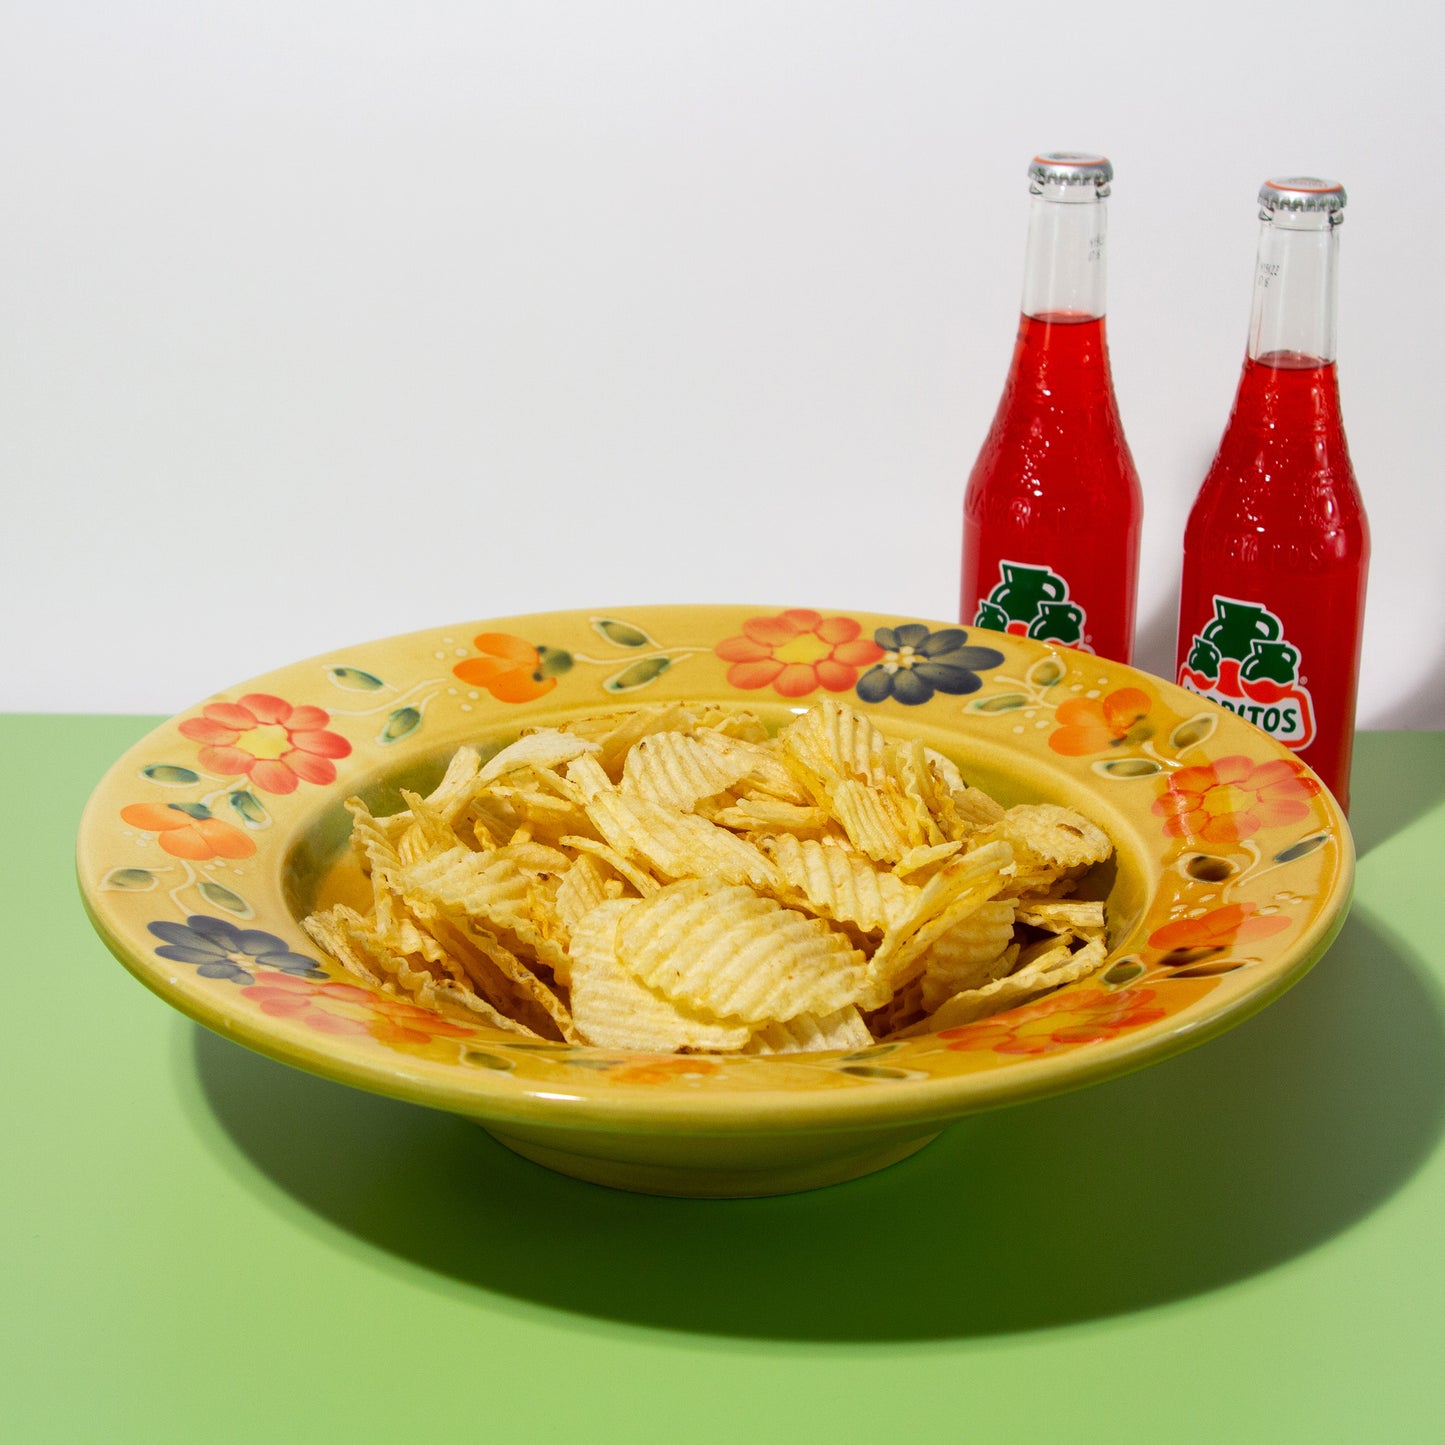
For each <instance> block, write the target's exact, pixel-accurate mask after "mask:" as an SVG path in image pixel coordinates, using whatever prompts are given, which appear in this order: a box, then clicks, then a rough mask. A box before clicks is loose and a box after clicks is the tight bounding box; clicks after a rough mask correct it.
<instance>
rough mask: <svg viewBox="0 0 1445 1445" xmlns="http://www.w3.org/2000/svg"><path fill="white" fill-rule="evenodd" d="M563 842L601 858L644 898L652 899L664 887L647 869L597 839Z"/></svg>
mask: <svg viewBox="0 0 1445 1445" xmlns="http://www.w3.org/2000/svg"><path fill="white" fill-rule="evenodd" d="M562 842H563V844H564V845H565V846H566V847H568V848H575V849H576V850H577V851H578V852H579V853H590V854H591V855H592V856H593V857H594V858H600V859H601V860H602V861H603V862H604V863H606V864H607V866H608V867H609V868H611V869H612V870H613V871H614V872H616V873H619V874H621V876H622V877H623V878H625V879H626V880H627V881H628V882H629V883H630V884H631V885H632V886H633V887H634V888H635V889H636V890H637V891H638V893H639V894H640V895H641V896H642V897H643V898H651V897H652V895H653V894H654V893H656V892H657V890H658V889H659V888H661V887H662V882H661V880H660V879H657V878H654V877H653V876H652V874H651V873H649V872H647V870H646V869H644V868H639V867H638V866H637V865H636V864H635V863H632V862H631V861H629V860H628V859H626V858H624V857H623V856H622V854H621V853H619V852H618V851H617V849H615V848H614V847H612V846H611V844H609V843H599V842H598V841H597V839H596V838H582V837H577V838H563V839H562Z"/></svg>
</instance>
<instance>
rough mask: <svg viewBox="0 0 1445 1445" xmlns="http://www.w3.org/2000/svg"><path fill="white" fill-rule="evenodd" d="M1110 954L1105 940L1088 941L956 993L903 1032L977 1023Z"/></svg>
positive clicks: (1075, 976) (1080, 974) (1074, 977)
mask: <svg viewBox="0 0 1445 1445" xmlns="http://www.w3.org/2000/svg"><path fill="white" fill-rule="evenodd" d="M1106 957H1107V953H1106V950H1105V948H1104V945H1103V944H1102V943H1089V944H1085V946H1084V947H1083V948H1081V949H1079V951H1078V952H1077V953H1072V954H1067V955H1066V956H1065V957H1064V958H1063V959H1062V960H1058V959H1054V958H1053V957H1052V956H1050V957H1048V958H1044V959H1040V960H1039V961H1038V962H1036V963H1034V964H1031V965H1028V966H1026V967H1023V968H1019V969H1017V970H1016V971H1015V972H1013V973H1011V974H1008V975H1007V976H1005V977H1004V978H997V979H994V981H993V982H992V983H986V984H984V985H983V987H981V988H974V989H968V990H965V991H964V992H963V993H956V994H954V996H953V997H952V998H950V999H947V1000H945V1001H944V1002H943V1003H942V1004H940V1005H939V1007H938V1008H937V1009H935V1010H934V1011H933V1013H931V1014H930V1015H929V1016H928V1017H927V1018H926V1019H923V1020H922V1021H921V1022H920V1023H917V1024H914V1025H913V1026H912V1027H911V1028H907V1029H904V1030H903V1031H902V1033H903V1035H905V1036H907V1035H912V1034H924V1033H927V1034H932V1033H938V1032H939V1031H940V1030H942V1029H954V1028H959V1027H960V1026H961V1025H963V1024H971V1023H975V1022H976V1021H977V1020H979V1019H984V1018H989V1017H991V1016H992V1015H994V1014H997V1013H1002V1012H1003V1011H1004V1010H1005V1009H1011V1008H1017V1007H1018V1006H1019V1005H1020V1004H1024V1003H1027V1002H1028V1001H1029V1000H1030V999H1033V998H1037V997H1038V996H1039V995H1040V994H1045V993H1051V992H1052V991H1053V990H1054V989H1056V988H1062V987H1063V986H1064V985H1065V984H1067V983H1077V982H1078V981H1079V980H1080V979H1081V978H1088V976H1089V975H1090V974H1091V973H1095V972H1097V971H1098V969H1099V967H1100V966H1101V965H1102V964H1103V962H1104V960H1105V958H1106Z"/></svg>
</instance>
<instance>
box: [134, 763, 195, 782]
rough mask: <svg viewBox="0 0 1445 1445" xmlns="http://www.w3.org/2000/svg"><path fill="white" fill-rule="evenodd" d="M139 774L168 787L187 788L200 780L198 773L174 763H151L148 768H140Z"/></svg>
mask: <svg viewBox="0 0 1445 1445" xmlns="http://www.w3.org/2000/svg"><path fill="white" fill-rule="evenodd" d="M140 775H141V777H143V778H149V779H150V780H151V782H153V783H163V784H165V786H166V787H168V788H188V787H190V785H191V784H192V783H199V782H200V781H201V775H200V774H199V773H193V772H192V771H191V770H190V769H189V768H180V767H177V766H176V765H175V764H174V763H152V764H151V765H150V766H149V767H148V768H142V769H141V770H140Z"/></svg>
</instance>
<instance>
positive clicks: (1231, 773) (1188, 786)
mask: <svg viewBox="0 0 1445 1445" xmlns="http://www.w3.org/2000/svg"><path fill="white" fill-rule="evenodd" d="M1319 790H1320V785H1319V784H1318V783H1317V782H1316V781H1315V780H1314V779H1313V778H1311V777H1306V776H1305V772H1304V765H1303V764H1302V763H1297V762H1295V761H1294V760H1293V759H1292V758H1272V759H1271V760H1270V761H1269V762H1267V763H1256V762H1254V761H1253V760H1252V759H1251V758H1247V757H1229V758H1220V759H1219V760H1218V761H1217V762H1213V763H1206V764H1204V765H1202V766H1199V767H1192V768H1180V769H1179V771H1178V772H1177V773H1174V774H1173V775H1172V776H1171V777H1170V779H1169V782H1168V785H1167V786H1166V788H1165V790H1164V792H1163V793H1162V794H1161V795H1160V796H1159V797H1158V798H1156V799H1155V800H1154V812H1155V813H1157V814H1158V815H1159V816H1160V817H1162V818H1163V819H1164V831H1165V832H1166V833H1167V834H1168V835H1169V836H1170V837H1171V838H1199V839H1202V840H1203V841H1204V842H1206V843H1237V842H1238V841H1239V840H1240V839H1241V838H1249V837H1252V836H1253V835H1254V834H1255V833H1257V832H1259V830H1260V829H1261V828H1278V827H1283V826H1284V825H1286V824H1289V823H1298V822H1299V821H1300V820H1301V819H1302V818H1307V817H1308V816H1309V811H1310V809H1309V799H1310V798H1312V797H1314V795H1315V794H1316V793H1318V792H1319Z"/></svg>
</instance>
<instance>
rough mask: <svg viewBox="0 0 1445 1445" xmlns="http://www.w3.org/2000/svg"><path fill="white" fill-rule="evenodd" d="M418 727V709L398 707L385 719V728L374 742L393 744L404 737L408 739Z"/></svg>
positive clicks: (419, 723) (419, 716) (419, 715)
mask: <svg viewBox="0 0 1445 1445" xmlns="http://www.w3.org/2000/svg"><path fill="white" fill-rule="evenodd" d="M420 726H421V709H420V708H416V707H399V708H397V710H396V711H395V712H394V713H392V715H391V716H390V717H389V718H387V720H386V726H385V727H384V728H382V730H381V731H380V732H379V733H378V734H377V737H376V740H377V742H379V743H394V742H397V741H399V740H400V739H402V738H404V737H409V736H410V735H411V734H412V733H414V732H415V731H416V730H417V729H418V728H419V727H420Z"/></svg>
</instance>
